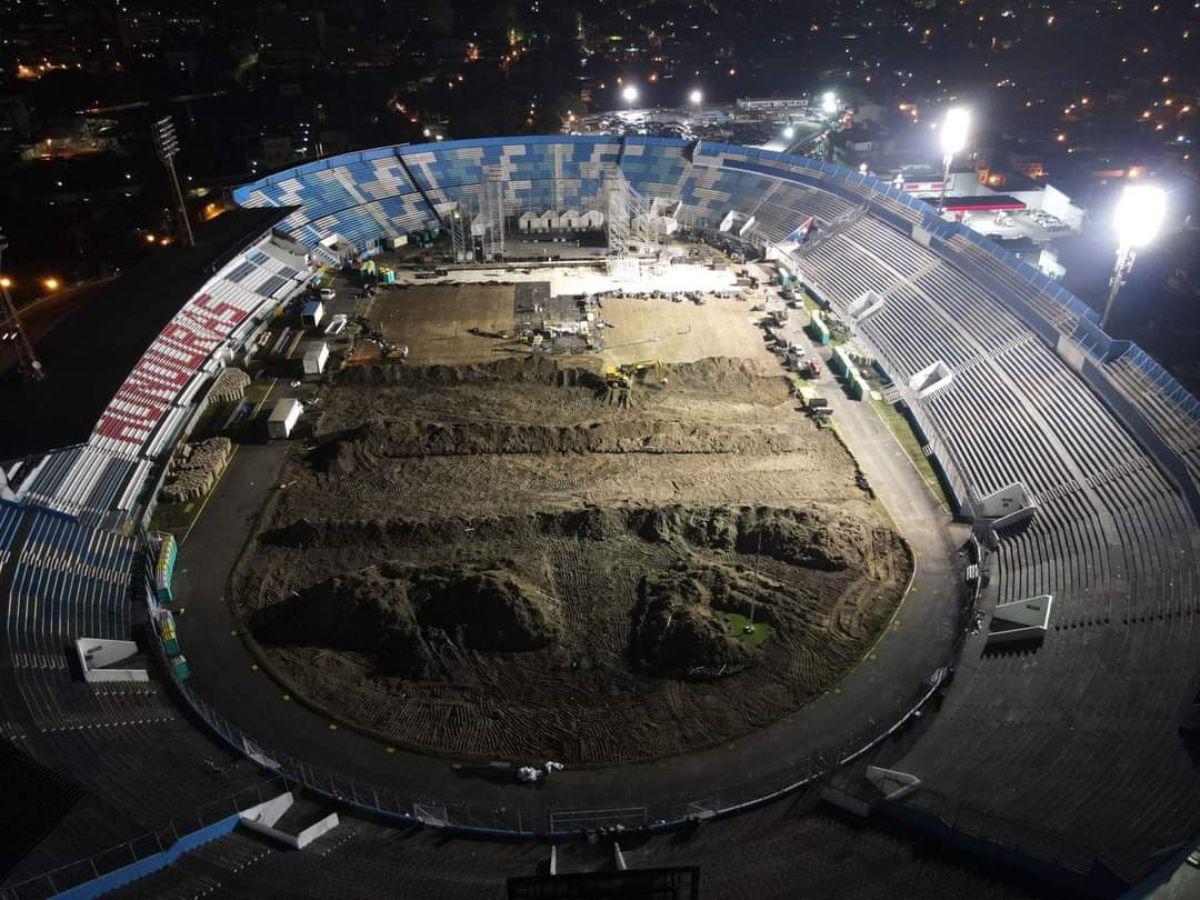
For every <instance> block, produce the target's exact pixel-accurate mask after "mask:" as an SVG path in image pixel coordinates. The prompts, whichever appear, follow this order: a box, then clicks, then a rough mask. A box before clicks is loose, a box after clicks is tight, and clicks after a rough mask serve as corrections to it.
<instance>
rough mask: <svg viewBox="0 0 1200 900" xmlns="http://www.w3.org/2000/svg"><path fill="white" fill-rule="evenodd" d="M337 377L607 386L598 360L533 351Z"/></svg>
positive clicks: (373, 381)
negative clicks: (566, 359) (565, 359)
mask: <svg viewBox="0 0 1200 900" xmlns="http://www.w3.org/2000/svg"><path fill="white" fill-rule="evenodd" d="M338 380H339V381H340V382H341V383H343V384H346V385H427V386H456V385H464V384H487V383H489V382H503V383H505V384H512V383H513V382H523V383H528V384H547V385H554V386H556V387H567V386H574V385H582V386H586V387H592V388H595V389H597V390H599V389H601V388H603V387H604V372H603V367H602V366H601V365H600V363H599V362H598V361H593V360H585V361H582V362H579V363H577V364H575V365H567V364H565V363H560V362H558V361H557V360H554V359H551V358H550V357H548V356H544V355H540V354H532V355H530V356H525V357H510V358H508V359H502V360H497V361H496V362H493V363H478V364H475V365H459V366H388V365H379V366H354V367H351V368H349V369H345V370H343V371H342V372H340V373H339V374H338Z"/></svg>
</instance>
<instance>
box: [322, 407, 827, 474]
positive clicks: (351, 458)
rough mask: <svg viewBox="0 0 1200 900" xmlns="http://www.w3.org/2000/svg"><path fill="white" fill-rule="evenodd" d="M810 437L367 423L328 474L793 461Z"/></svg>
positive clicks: (337, 448)
mask: <svg viewBox="0 0 1200 900" xmlns="http://www.w3.org/2000/svg"><path fill="white" fill-rule="evenodd" d="M806 445H807V440H806V438H805V436H804V435H803V434H801V433H797V432H796V431H795V430H793V429H790V428H787V427H784V426H776V427H773V428H772V427H762V426H756V427H748V426H737V425H716V426H689V425H686V424H684V423H681V422H673V421H669V420H665V421H664V420H654V419H641V420H638V421H633V422H626V421H619V422H587V423H582V424H578V425H569V426H553V425H536V424H524V423H513V422H432V421H427V420H420V419H405V420H398V421H388V422H378V421H376V422H368V423H367V424H365V425H362V426H360V427H359V428H356V429H354V430H353V431H352V432H350V433H348V434H346V433H344V434H340V435H337V436H335V437H332V438H326V440H324V441H323V442H322V445H321V447H320V450H319V452H320V454H321V459H322V460H323V464H324V467H325V468H326V470H329V469H334V470H336V471H339V472H342V473H346V472H351V471H353V470H354V468H355V467H357V466H360V465H372V464H374V463H376V462H378V461H380V460H383V459H403V458H411V457H424V456H472V455H482V454H489V455H490V454H512V453H794V452H798V451H801V450H804V449H805V447H806Z"/></svg>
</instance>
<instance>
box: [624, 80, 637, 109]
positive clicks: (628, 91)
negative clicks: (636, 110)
mask: <svg viewBox="0 0 1200 900" xmlns="http://www.w3.org/2000/svg"><path fill="white" fill-rule="evenodd" d="M639 96H641V91H639V90H638V89H637V85H635V84H627V85H625V87H623V88H622V89H621V99H622V100H624V101H625V102H626V103H628V104H629V105H630V106H633V104H635V103H637V99H638V97H639Z"/></svg>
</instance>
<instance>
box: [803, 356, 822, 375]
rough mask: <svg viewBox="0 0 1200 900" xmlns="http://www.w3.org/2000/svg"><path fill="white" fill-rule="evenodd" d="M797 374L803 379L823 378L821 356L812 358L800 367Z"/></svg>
mask: <svg viewBox="0 0 1200 900" xmlns="http://www.w3.org/2000/svg"><path fill="white" fill-rule="evenodd" d="M797 374H799V375H800V377H801V378H808V379H816V378H820V377H821V358H820V357H819V356H810V357H809V358H808V359H806V360H805V361H804V364H803V365H802V366H800V368H799V370H798V371H797Z"/></svg>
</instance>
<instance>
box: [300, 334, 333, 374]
mask: <svg viewBox="0 0 1200 900" xmlns="http://www.w3.org/2000/svg"><path fill="white" fill-rule="evenodd" d="M328 361H329V345H328V344H327V343H325V342H324V341H313V342H312V343H311V344H309V345H308V349H307V350H305V351H304V374H305V375H320V374H321V373H322V372H324V371H325V363H326V362H328Z"/></svg>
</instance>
